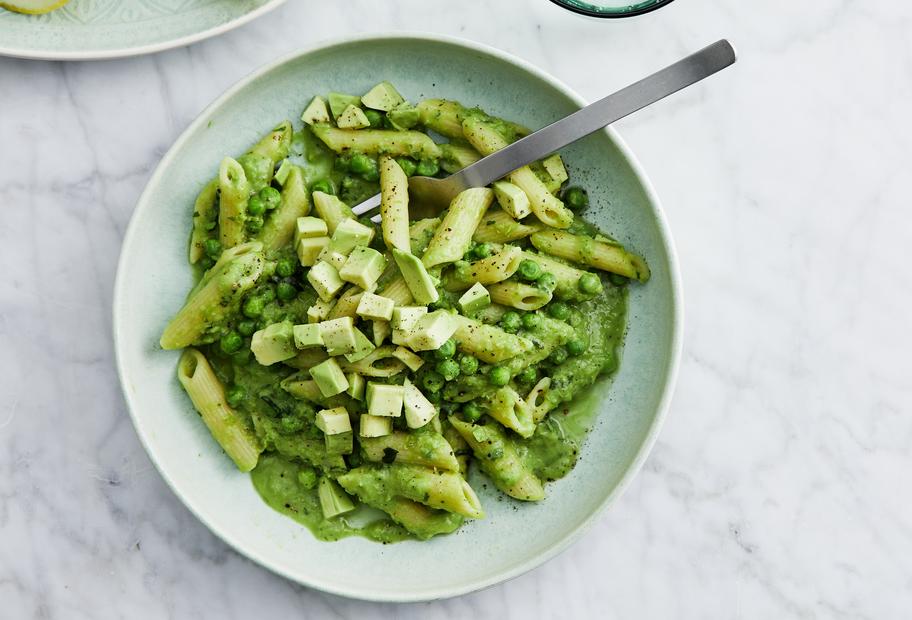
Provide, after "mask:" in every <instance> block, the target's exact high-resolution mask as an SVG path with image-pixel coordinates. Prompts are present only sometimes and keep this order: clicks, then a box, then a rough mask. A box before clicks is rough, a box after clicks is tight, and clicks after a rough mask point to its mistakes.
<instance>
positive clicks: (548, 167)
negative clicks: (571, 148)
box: [542, 153, 570, 185]
mask: <svg viewBox="0 0 912 620" xmlns="http://www.w3.org/2000/svg"><path fill="white" fill-rule="evenodd" d="M542 166H544V168H545V171H547V173H548V174H549V175H550V176H551V178H552V179H554V182H555V183H557V184H558V185H561V184H563V182H564V181H566V180H567V179H569V178H570V175H569V174H567V169H566V168H565V167H564V160H563V159H561V156H560V155H558V154H557V153H555V154H554V155H552V156H550V157H546V158H545V159H543V160H542Z"/></svg>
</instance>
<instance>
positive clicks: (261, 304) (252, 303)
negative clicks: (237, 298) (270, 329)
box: [241, 297, 266, 319]
mask: <svg viewBox="0 0 912 620" xmlns="http://www.w3.org/2000/svg"><path fill="white" fill-rule="evenodd" d="M265 307H266V301H265V300H264V299H263V298H262V297H248V298H247V300H246V301H244V305H243V307H242V308H241V312H243V313H244V316H246V317H247V318H249V319H255V318H257V317H259V316H261V315H262V314H263V310H264V309H265Z"/></svg>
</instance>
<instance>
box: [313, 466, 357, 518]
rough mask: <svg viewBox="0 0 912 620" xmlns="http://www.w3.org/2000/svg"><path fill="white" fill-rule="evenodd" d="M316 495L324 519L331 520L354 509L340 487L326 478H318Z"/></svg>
mask: <svg viewBox="0 0 912 620" xmlns="http://www.w3.org/2000/svg"><path fill="white" fill-rule="evenodd" d="M317 495H318V496H319V497H320V508H321V509H322V510H323V518H324V519H332V518H333V517H335V516H337V515H341V514H345V513H346V512H351V511H352V510H354V509H355V505H354V504H353V503H352V501H351V498H350V497H349V496H348V495H347V494H346V493H345V491H343V490H342V487H340V486H339V484H338V483H336V482H334V481H333V480H332V479H330V478H327V477H326V476H323V477H322V478H320V484H319V485H318V486H317Z"/></svg>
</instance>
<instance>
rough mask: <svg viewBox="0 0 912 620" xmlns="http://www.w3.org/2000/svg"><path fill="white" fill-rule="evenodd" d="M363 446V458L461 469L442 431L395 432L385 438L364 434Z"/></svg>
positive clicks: (449, 469) (454, 469)
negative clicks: (441, 433) (365, 435)
mask: <svg viewBox="0 0 912 620" xmlns="http://www.w3.org/2000/svg"><path fill="white" fill-rule="evenodd" d="M361 449H362V451H363V454H364V458H366V459H367V460H369V461H374V462H375V463H379V462H384V463H390V462H393V463H399V464H406V465H421V466H424V467H436V468H438V469H445V470H448V471H459V463H458V462H457V460H456V455H455V454H454V453H453V448H452V447H450V444H449V443H448V442H447V440H446V439H444V438H443V435H440V434H439V433H428V432H422V433H404V432H402V431H395V432H393V433H391V434H389V435H384V436H382V437H362V438H361ZM390 456H391V458H392V460H391V461H390V460H389V459H390Z"/></svg>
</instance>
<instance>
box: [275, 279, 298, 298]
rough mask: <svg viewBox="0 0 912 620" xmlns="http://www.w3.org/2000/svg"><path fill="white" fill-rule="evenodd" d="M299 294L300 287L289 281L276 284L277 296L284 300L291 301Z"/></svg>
mask: <svg viewBox="0 0 912 620" xmlns="http://www.w3.org/2000/svg"><path fill="white" fill-rule="evenodd" d="M297 296H298V289H296V288H295V287H294V285H292V284H289V283H288V282H279V283H278V284H277V285H276V297H278V298H279V299H281V300H282V301H291V300H292V299H294V298H295V297H297Z"/></svg>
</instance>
